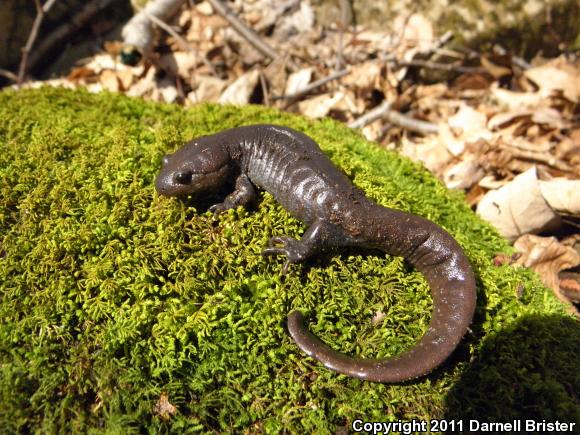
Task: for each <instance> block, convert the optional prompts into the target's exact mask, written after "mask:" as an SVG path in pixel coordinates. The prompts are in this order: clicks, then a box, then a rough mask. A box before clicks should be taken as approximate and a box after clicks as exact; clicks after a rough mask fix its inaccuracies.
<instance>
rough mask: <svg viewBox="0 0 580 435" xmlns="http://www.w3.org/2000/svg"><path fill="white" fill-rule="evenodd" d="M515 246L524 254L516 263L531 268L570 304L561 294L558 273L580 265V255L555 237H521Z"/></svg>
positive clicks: (529, 235) (528, 235)
mask: <svg viewBox="0 0 580 435" xmlns="http://www.w3.org/2000/svg"><path fill="white" fill-rule="evenodd" d="M514 246H515V248H516V249H517V250H518V251H519V252H521V254H522V256H521V257H520V258H519V259H518V260H517V261H516V263H517V264H521V265H523V266H525V267H531V268H532V269H533V270H534V271H536V272H537V273H538V274H539V275H540V278H541V279H542V282H543V283H544V284H545V285H546V286H548V287H550V288H551V289H552V290H554V292H555V293H556V295H557V296H558V298H560V299H561V300H562V301H564V302H569V301H568V300H567V299H566V298H565V297H564V296H563V295H562V294H561V293H560V280H559V278H558V273H559V272H560V271H562V270H566V269H571V268H573V267H576V266H578V265H580V254H578V253H577V252H576V251H575V250H574V249H572V248H570V247H568V246H564V245H562V244H561V243H559V242H558V240H557V239H556V238H555V237H539V236H534V235H531V234H526V235H524V236H522V237H520V238H519V239H518V240H516V241H515V243H514Z"/></svg>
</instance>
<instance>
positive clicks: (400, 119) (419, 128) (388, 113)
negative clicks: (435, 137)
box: [348, 101, 439, 135]
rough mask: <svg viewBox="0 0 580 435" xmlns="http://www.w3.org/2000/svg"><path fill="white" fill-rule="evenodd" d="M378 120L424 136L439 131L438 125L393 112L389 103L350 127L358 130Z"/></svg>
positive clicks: (367, 114) (375, 109)
mask: <svg viewBox="0 0 580 435" xmlns="http://www.w3.org/2000/svg"><path fill="white" fill-rule="evenodd" d="M377 119H386V120H387V121H389V122H390V123H391V124H395V125H398V126H399V127H403V128H405V129H407V130H411V131H415V132H417V133H421V134H423V135H427V134H432V133H437V132H438V131H439V127H437V125H436V124H433V123H431V122H427V121H421V120H420V119H415V118H411V117H410V116H408V115H404V114H402V113H400V112H397V111H396V110H391V103H390V102H389V101H384V102H383V103H381V104H379V105H378V106H377V107H375V108H374V109H372V110H370V111H368V112H367V113H365V114H364V115H362V116H361V117H359V118H357V119H355V120H354V121H351V122H350V123H349V124H348V126H349V127H350V128H352V129H358V128H362V127H364V126H365V125H368V124H370V123H371V122H374V121H376V120H377Z"/></svg>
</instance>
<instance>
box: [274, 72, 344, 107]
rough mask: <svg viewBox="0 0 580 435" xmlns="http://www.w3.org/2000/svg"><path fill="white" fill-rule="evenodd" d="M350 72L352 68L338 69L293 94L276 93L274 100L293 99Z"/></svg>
mask: <svg viewBox="0 0 580 435" xmlns="http://www.w3.org/2000/svg"><path fill="white" fill-rule="evenodd" d="M348 73H350V70H348V69H347V68H345V69H343V70H340V71H337V72H335V73H332V74H330V75H329V76H326V77H323V78H321V79H318V80H316V81H313V82H312V83H310V84H309V85H308V86H305V87H303V88H302V89H300V90H298V91H297V92H294V93H293V94H288V95H274V96H273V97H272V100H292V99H295V98H298V97H301V96H302V95H304V94H307V93H309V92H312V91H313V90H315V89H316V88H319V87H320V86H322V85H325V84H326V83H329V82H331V81H333V80H337V79H339V78H341V77H344V76H345V75H347V74H348Z"/></svg>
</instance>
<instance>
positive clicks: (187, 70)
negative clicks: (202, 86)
mask: <svg viewBox="0 0 580 435" xmlns="http://www.w3.org/2000/svg"><path fill="white" fill-rule="evenodd" d="M196 65H197V57H196V56H195V55H194V54H193V53H191V52H189V51H176V52H173V53H168V54H165V55H163V56H161V59H159V66H160V67H161V68H162V69H164V70H166V71H169V72H171V73H172V74H173V75H178V76H180V77H183V78H184V79H186V80H188V81H189V79H190V77H191V76H192V75H193V72H194V69H195V66H196Z"/></svg>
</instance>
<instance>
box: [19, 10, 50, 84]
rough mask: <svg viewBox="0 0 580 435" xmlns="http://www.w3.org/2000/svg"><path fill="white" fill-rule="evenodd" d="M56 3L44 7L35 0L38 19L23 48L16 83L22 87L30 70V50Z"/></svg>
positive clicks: (35, 20) (36, 18) (33, 24)
mask: <svg viewBox="0 0 580 435" xmlns="http://www.w3.org/2000/svg"><path fill="white" fill-rule="evenodd" d="M54 3H56V0H48V1H47V2H46V3H45V4H44V5H42V6H41V5H40V0H34V4H35V5H36V17H35V18H34V22H33V23H32V29H31V30H30V34H29V35H28V40H27V41H26V45H25V46H24V47H23V48H22V57H21V58H20V67H19V68H18V77H17V80H16V83H17V84H18V85H19V86H20V85H21V84H22V82H23V81H24V76H25V75H26V69H27V68H28V55H29V53H30V50H32V46H33V45H34V42H35V41H36V37H37V36H38V30H39V29H40V25H41V24H42V21H43V20H44V15H45V14H46V13H47V12H48V11H49V10H50V8H51V7H52V5H53V4H54Z"/></svg>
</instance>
